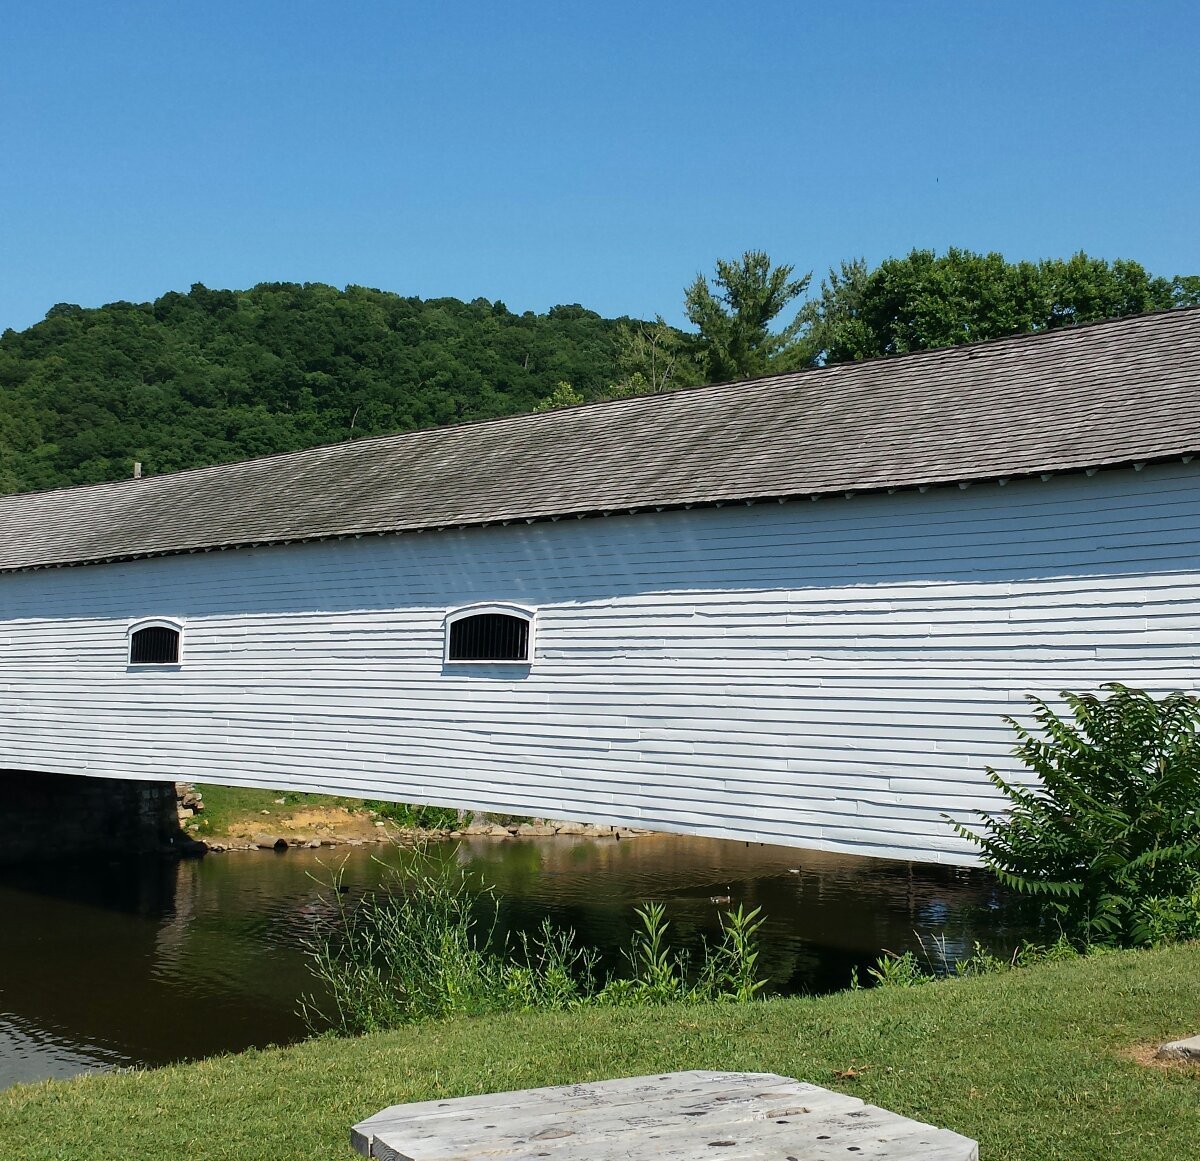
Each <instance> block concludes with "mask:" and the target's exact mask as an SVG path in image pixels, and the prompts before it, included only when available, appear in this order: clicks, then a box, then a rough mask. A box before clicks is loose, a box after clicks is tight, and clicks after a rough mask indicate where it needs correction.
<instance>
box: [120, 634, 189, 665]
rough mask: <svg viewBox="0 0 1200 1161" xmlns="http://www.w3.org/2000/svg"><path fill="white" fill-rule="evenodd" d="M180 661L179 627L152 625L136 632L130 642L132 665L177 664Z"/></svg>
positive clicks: (130, 660)
mask: <svg viewBox="0 0 1200 1161" xmlns="http://www.w3.org/2000/svg"><path fill="white" fill-rule="evenodd" d="M178 662H179V630H178V629H168V628H167V627H166V626H165V625H150V626H148V627H147V628H145V629H139V630H138V631H137V632H136V633H134V635H133V638H132V640H131V641H130V642H129V664H130V665H176V664H178Z"/></svg>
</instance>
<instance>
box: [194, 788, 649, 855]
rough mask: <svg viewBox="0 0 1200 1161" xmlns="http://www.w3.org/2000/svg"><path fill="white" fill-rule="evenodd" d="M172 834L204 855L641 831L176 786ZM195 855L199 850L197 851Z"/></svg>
mask: <svg viewBox="0 0 1200 1161" xmlns="http://www.w3.org/2000/svg"><path fill="white" fill-rule="evenodd" d="M177 789H178V794H179V814H180V818H179V821H180V826H181V827H182V829H183V831H184V833H185V834H186V835H187V836H188V837H189V838H191V839H195V840H199V841H201V842H203V843H205V844H206V846H207V847H208V849H209V850H210V851H214V852H217V853H220V852H224V851H250V850H267V849H276V850H284V849H287V848H288V847H308V848H310V849H312V848H317V847H334V846H363V845H365V844H367V843H379V842H393V843H394V842H407V841H413V840H416V839H422V838H426V839H443V838H460V837H467V838H475V837H487V838H500V839H507V838H548V837H552V836H554V835H558V834H562V835H569V836H574V837H585V838H633V837H635V836H637V835H642V834H648V833H650V832H648V831H636V830H631V829H630V828H628V827H615V826H607V825H593V824H590V823H580V822H568V821H562V820H554V819H534V818H521V817H516V816H509V815H479V814H476V815H470V816H466V815H460V814H458V813H457V812H456V811H453V810H447V809H444V808H440V807H423V806H407V805H404V804H402V803H393V802H364V801H362V800H361V799H357V798H338V797H335V796H333V795H329V794H302V793H300V792H298V791H291V790H287V791H278V790H263V789H258V788H255V787H245V786H218V785H201V786H191V785H190V784H184V783H180V784H178V787H177ZM200 849H201V850H202V849H203V848H200Z"/></svg>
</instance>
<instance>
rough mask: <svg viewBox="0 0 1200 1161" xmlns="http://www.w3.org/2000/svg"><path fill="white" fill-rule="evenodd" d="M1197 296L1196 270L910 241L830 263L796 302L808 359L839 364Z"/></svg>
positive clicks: (1164, 306) (1193, 300)
mask: <svg viewBox="0 0 1200 1161" xmlns="http://www.w3.org/2000/svg"><path fill="white" fill-rule="evenodd" d="M1197 304H1200V277H1196V276H1189V277H1175V278H1159V277H1155V276H1153V275H1151V274H1148V273H1147V272H1146V270H1145V269H1144V268H1143V267H1142V266H1141V265H1140V264H1139V263H1137V262H1130V261H1126V260H1122V259H1118V260H1116V261H1115V262H1108V261H1105V260H1104V259H1102V258H1090V257H1088V255H1086V254H1083V253H1079V254H1076V255H1075V256H1074V257H1072V258H1069V259H1066V260H1063V259H1059V258H1052V259H1047V260H1045V261H1042V262H1006V261H1005V260H1004V258H1003V256H1002V255H1000V254H995V253H992V254H975V253H972V252H971V251H970V250H957V249H954V248H951V249H949V250H947V251H946V253H945V254H941V255H939V254H935V253H934V252H933V251H932V250H914V251H912V253H911V254H909V255H908V256H907V257H906V258H889V259H887V260H886V261H885V262H882V263H881V264H880V265H879V266H877V267H875V269H873V270H871V269H868V267H867V264H866V263H865V262H861V261H858V262H845V263H843V264H842V266H841V269H840V270H836V271H830V273H829V277H828V278H827V279H826V280H825V282H824V283H823V284H822V286H821V290H820V292H819V293H818V294H817V295H816V296H815V297H814V298H813V299H812V300H811V301H810V302H809V303H807V304H806V305H805V307H804V310H803V311H802V320H803V322H804V323H805V324H806V326H807V330H806V332H805V335H804V339H803V341H804V343H805V344H807V346H808V348H809V350H808V352H807V353H808V354H809V355H810V356H811V357H812V358H815V359H817V360H818V361H821V362H828V363H841V362H846V361H848V360H853V359H871V358H876V357H878V356H881V355H900V354H904V353H905V352H907V351H921V350H926V349H928V348H931V347H948V346H954V345H956V344H959V343H975V342H981V341H983V340H985V339H997V338H1002V337H1003V336H1005V335H1015V334H1022V333H1026V332H1030V331H1044V330H1051V329H1053V328H1055V327H1061V326H1066V325H1068V324H1070V323H1080V322H1093V321H1095V320H1097V319H1105V318H1119V317H1121V316H1124V315H1131V314H1142V313H1145V312H1146V311H1154V310H1168V309H1170V308H1173V307H1178V306H1194V305H1197Z"/></svg>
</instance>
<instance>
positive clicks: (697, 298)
mask: <svg viewBox="0 0 1200 1161" xmlns="http://www.w3.org/2000/svg"><path fill="white" fill-rule="evenodd" d="M792 269H793V268H792V267H791V266H775V267H772V265H771V260H770V258H768V257H767V255H766V254H765V253H764V252H763V251H761V250H747V251H746V252H745V253H744V254H743V255H742V257H741V260H740V261H736V262H729V261H725V260H719V261H718V262H717V273H716V275H715V277H714V278H713V279H712V283H713V286H712V287H711V288H710V286H709V284H708V281H707V280H706V279H705V278H704V276H703V275H701V274H697V275H696V280H695V282H693V283H692V284H691V286H689V287H688V288H687V292H686V295H685V298H684V304H685V308H686V311H687V316H688V319H689V320H690V321H691V322H692V324H693V325H694V326H695V327H696V328H697V329H698V330H699V332H700V334H699V338H698V340H697V347H698V356H699V357H698V362H699V364H700V370H701V372H702V374H703V376H704V379H705V381H706V382H709V383H714V382H722V381H725V380H730V379H749V378H752V377H753V376H755V375H765V374H767V372H768V371H771V370H784V369H788V368H789V367H790V366H794V365H797V364H799V363H802V362H804V361H806V358H807V348H802V349H801V348H798V347H797V344H796V336H797V334H798V332H799V329H800V327H801V326H802V325H803V320H802V319H801V318H800V317H799V316H797V317H796V318H795V319H793V320H792V321H791V322H790V323H789V324H788V325H787V326H785V327H784V328H783V329H782V330H780V331H777V332H775V333H772V332H771V330H770V325H771V323H772V322H773V321H774V319H775V318H776V317H777V316H778V315H779V313H780V312H781V311H782V310H783V308H784V307H785V306H787V304H788V303H789V302H791V301H792V300H793V299H794V298H795V297H796V296H797V295H798V294H801V293H802V292H803V291H804V290H805V288H806V287H807V286H808V283H809V279H810V278H811V277H812V275H810V274H806V275H804V277H802V278H792Z"/></svg>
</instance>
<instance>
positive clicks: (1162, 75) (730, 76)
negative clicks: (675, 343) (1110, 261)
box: [0, 0, 1200, 327]
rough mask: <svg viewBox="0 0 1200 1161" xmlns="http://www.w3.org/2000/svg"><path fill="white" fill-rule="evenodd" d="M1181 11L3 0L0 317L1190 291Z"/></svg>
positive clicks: (1196, 165) (1184, 21)
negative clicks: (1037, 288) (753, 263)
mask: <svg viewBox="0 0 1200 1161" xmlns="http://www.w3.org/2000/svg"><path fill="white" fill-rule="evenodd" d="M1198 61H1200V5H1197V4H1195V3H1192V2H1187V3H1184V2H1180V3H1171V2H1165V0H1164V2H1156V0H1141V2H1136V3H1135V2H1134V0H1127V2H1124V3H1097V2H1085V0H1079V2H1074V3H1068V2H1066V0H1063V2H1059V3H1054V2H1050V0H1038V2H1029V3H1021V2H1017V0H1011V2H1000V0H996V2H994V3H990V2H986V0H951V2H944V3H942V2H929V3H918V2H912V3H909V2H904V0H878V2H874V3H872V2H866V0H862V2H842V0H836V2H835V0H824V2H823V3H820V4H817V3H802V2H798V0H791V2H785V3H774V2H763V0H759V2H756V3H745V4H742V3H733V2H730V0H726V2H723V3H709V2H706V0H695V2H692V3H674V4H666V3H662V4H655V3H651V2H648V0H645V2H643V3H624V2H615V0H605V2H604V3H600V4H591V5H587V6H583V5H577V4H569V3H563V2H562V0H558V2H555V3H523V2H521V0H514V2H513V3H507V4H502V3H496V2H495V0H492V2H490V3H482V2H480V3H467V2H462V3H455V2H444V3H430V2H429V0H425V2H423V3H409V2H402V0H392V2H385V0H352V2H346V3H333V2H330V0H324V2H321V3H313V2H311V0H288V2H287V3H282V2H277V0H241V2H239V3H225V2H222V0H207V2H206V3H203V4H188V5H183V4H176V3H164V2H163V0H154V2H153V3H129V2H122V0H104V2H103V3H97V2H94V0H89V2H88V3H80V2H77V0H67V2H63V3H58V4H48V3H33V2H32V0H24V2H22V0H13V2H12V3H9V4H7V5H5V8H4V13H3V23H2V25H0V100H2V102H3V103H2V106H0V108H2V110H3V122H2V124H3V136H2V137H0V142H2V145H0V149H2V156H3V166H2V169H0V327H4V326H13V327H23V326H27V325H28V324H30V323H31V322H34V321H36V320H37V319H39V318H41V317H42V315H43V314H44V313H45V311H46V310H47V309H48V308H49V307H50V306H51V305H52V304H53V303H55V302H60V301H65V302H78V303H82V304H84V305H87V306H94V305H99V304H101V303H104V302H107V301H111V300H113V299H119V298H123V299H131V300H134V301H141V300H144V299H149V298H153V297H156V296H157V295H159V294H161V293H163V292H164V291H166V290H169V289H186V288H187V287H188V286H189V285H190V284H191V283H192V282H197V281H199V282H204V283H207V284H208V285H209V286H213V287H246V286H250V285H252V284H254V283H255V282H260V281H268V280H294V281H307V280H313V281H323V282H330V283H334V284H335V285H339V286H340V285H344V284H346V283H348V282H354V283H360V284H364V285H368V286H378V287H382V288H385V289H389V290H395V291H398V292H400V293H403V294H414V295H420V296H422V297H430V296H437V295H455V296H458V297H461V298H474V297H476V296H478V295H484V296H486V297H488V298H499V299H503V300H504V301H505V302H506V303H507V304H508V305H509V307H510V308H511V309H514V310H528V309H533V310H545V309H547V308H549V307H550V306H552V305H553V304H555V303H558V302H582V303H583V304H585V305H586V306H589V307H592V308H593V309H595V310H599V311H601V312H603V313H605V314H610V315H611V314H621V313H629V314H635V315H643V316H651V315H653V314H655V313H662V314H664V315H665V316H666V317H667V318H668V319H670V320H671V321H676V322H677V321H679V320H680V317H681V313H680V307H681V298H682V289H683V286H684V284H685V283H687V282H688V281H690V279H691V278H692V277H694V276H695V274H696V273H697V272H699V271H701V270H703V271H706V272H707V271H709V270H711V268H712V265H713V263H714V261H715V260H716V259H717V258H718V257H732V256H736V255H738V254H740V253H741V252H742V251H743V250H745V249H748V248H762V249H765V250H767V251H768V252H769V253H770V254H771V256H772V257H773V258H774V259H775V260H776V261H781V262H784V261H786V262H791V263H794V264H795V265H796V266H797V267H798V268H799V269H800V270H805V271H806V270H810V269H812V270H815V271H816V273H817V275H818V276H820V274H822V273H823V272H824V271H825V270H826V268H828V267H829V266H830V265H831V264H833V263H836V262H838V261H839V260H840V259H842V258H849V257H853V256H857V255H861V256H864V257H866V258H867V259H869V260H870V261H872V262H876V261H879V260H880V259H882V258H885V257H887V256H888V255H891V254H901V253H905V252H907V251H908V250H909V249H911V248H912V247H914V246H923V247H936V248H939V249H940V248H944V247H946V246H948V245H958V246H966V247H970V248H972V249H980V250H987V249H997V250H1000V251H1001V252H1003V253H1004V254H1005V255H1007V256H1008V257H1010V258H1022V257H1025V258H1038V257H1044V256H1050V255H1066V254H1069V253H1072V252H1073V251H1075V250H1079V249H1084V250H1087V251H1088V252H1089V253H1092V254H1096V255H1099V256H1103V257H1108V258H1112V257H1130V258H1136V259H1138V260H1140V261H1141V262H1143V263H1144V264H1145V265H1146V266H1148V267H1149V268H1150V269H1151V270H1152V271H1154V272H1156V273H1161V274H1173V273H1200V230H1198V208H1200V112H1198V110H1200V65H1198Z"/></svg>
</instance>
